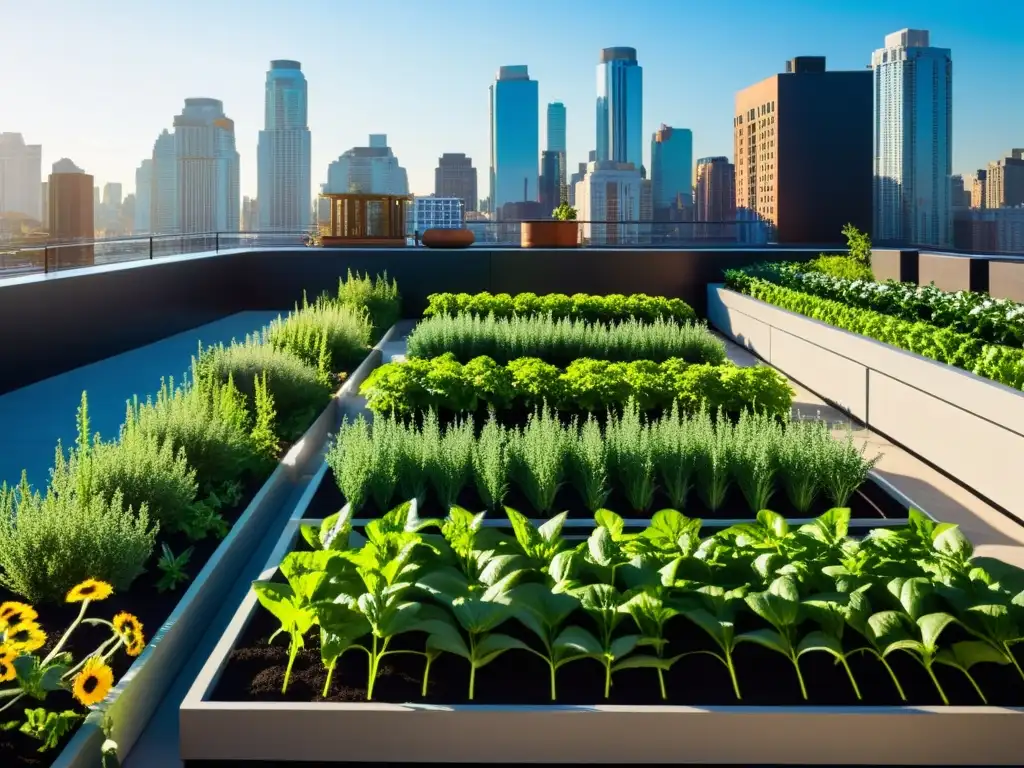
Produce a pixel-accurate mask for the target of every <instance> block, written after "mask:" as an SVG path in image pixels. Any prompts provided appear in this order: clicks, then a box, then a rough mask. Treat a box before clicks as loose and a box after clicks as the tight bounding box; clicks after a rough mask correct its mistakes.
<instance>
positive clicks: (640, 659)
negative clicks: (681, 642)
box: [612, 654, 682, 673]
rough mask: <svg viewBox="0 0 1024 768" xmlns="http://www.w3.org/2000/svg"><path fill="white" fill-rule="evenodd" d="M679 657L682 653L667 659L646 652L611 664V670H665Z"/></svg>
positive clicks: (670, 667)
mask: <svg viewBox="0 0 1024 768" xmlns="http://www.w3.org/2000/svg"><path fill="white" fill-rule="evenodd" d="M681 658H682V654H680V655H679V656H672V657H671V658H667V659H664V658H660V657H658V656H649V655H647V654H640V655H636V656H629V657H627V658H625V659H623V660H622V661H620V662H617V663H616V664H614V665H613V666H612V672H613V673H614V672H618V671H619V670H623V669H660V670H663V671H665V672H667V671H668V670H670V669H672V666H673V665H674V664H675V663H676V662H677V661H679V659H681Z"/></svg>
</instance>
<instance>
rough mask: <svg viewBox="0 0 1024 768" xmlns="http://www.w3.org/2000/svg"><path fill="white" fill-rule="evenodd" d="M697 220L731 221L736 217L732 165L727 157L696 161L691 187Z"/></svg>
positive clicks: (734, 179)
mask: <svg viewBox="0 0 1024 768" xmlns="http://www.w3.org/2000/svg"><path fill="white" fill-rule="evenodd" d="M693 197H694V200H693V202H694V206H695V207H696V209H697V211H696V213H697V218H696V220H697V221H710V222H731V221H733V220H735V218H736V168H735V166H734V165H733V164H732V163H730V162H729V158H727V157H702V158H701V159H700V160H698V161H697V183H696V185H695V189H694V195H693Z"/></svg>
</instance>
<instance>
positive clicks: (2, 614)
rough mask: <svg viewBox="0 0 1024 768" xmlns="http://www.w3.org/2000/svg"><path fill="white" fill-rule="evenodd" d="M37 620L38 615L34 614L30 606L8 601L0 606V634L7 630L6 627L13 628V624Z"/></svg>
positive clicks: (34, 611)
mask: <svg viewBox="0 0 1024 768" xmlns="http://www.w3.org/2000/svg"><path fill="white" fill-rule="evenodd" d="M37 618H39V614H38V613H36V609H35V608H33V607H32V606H31V605H26V604H25V603H18V602H14V601H13V600H12V601H9V602H6V603H3V604H2V605H0V632H2V631H3V630H5V629H7V627H13V626H14V625H15V624H21V623H22V622H25V621H35V620H36V619H37Z"/></svg>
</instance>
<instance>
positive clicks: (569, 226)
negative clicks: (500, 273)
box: [520, 203, 580, 248]
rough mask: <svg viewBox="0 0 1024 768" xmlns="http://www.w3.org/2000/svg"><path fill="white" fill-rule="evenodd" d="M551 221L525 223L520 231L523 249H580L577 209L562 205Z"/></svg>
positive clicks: (553, 214) (555, 211) (554, 211)
mask: <svg viewBox="0 0 1024 768" xmlns="http://www.w3.org/2000/svg"><path fill="white" fill-rule="evenodd" d="M551 216H552V219H551V220H549V221H524V222H523V223H522V225H521V229H520V244H521V245H522V247H523V248H578V247H579V244H580V243H579V224H577V223H576V209H575V208H573V207H572V206H570V205H569V204H568V203H562V204H561V205H559V206H558V207H557V208H555V210H553V211H552V212H551Z"/></svg>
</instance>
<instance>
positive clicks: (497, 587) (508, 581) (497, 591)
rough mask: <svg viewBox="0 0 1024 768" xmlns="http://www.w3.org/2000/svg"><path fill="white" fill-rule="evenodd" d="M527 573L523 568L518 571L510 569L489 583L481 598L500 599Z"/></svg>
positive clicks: (487, 599)
mask: <svg viewBox="0 0 1024 768" xmlns="http://www.w3.org/2000/svg"><path fill="white" fill-rule="evenodd" d="M527 573H528V571H527V570H525V569H520V570H518V571H512V572H511V573H507V574H505V575H504V576H502V577H501V578H500V579H499V580H498V581H496V582H495V583H494V584H491V586H489V587H488V588H487V589H486V590H485V591H484V593H483V595H481V599H482V600H485V601H487V602H494V601H500V600H502V598H503V597H504V596H505V595H507V594H508V593H509V592H511V591H512V589H514V588H515V586H516V585H517V584H518V583H519V582H520V581H522V579H523V577H524V576H526V574H527Z"/></svg>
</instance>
